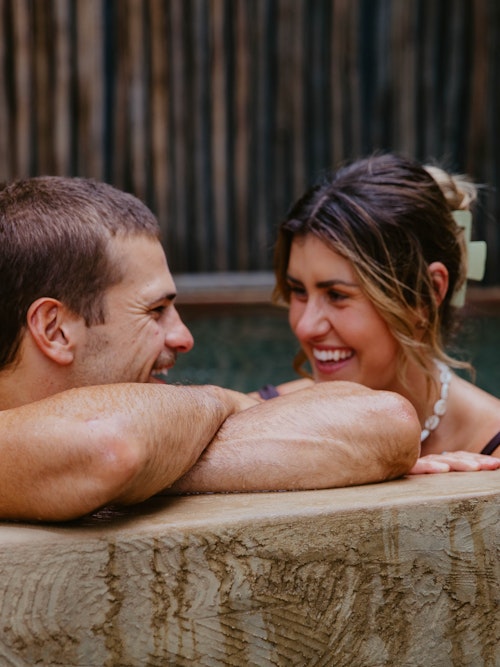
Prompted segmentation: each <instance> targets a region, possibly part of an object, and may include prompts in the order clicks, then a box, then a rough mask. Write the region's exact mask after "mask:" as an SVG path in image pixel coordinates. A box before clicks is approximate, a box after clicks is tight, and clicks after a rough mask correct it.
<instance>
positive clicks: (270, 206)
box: [0, 0, 500, 395]
mask: <svg viewBox="0 0 500 667" xmlns="http://www.w3.org/2000/svg"><path fill="white" fill-rule="evenodd" d="M499 118H500V2H498V0H0V180H10V179H13V178H17V177H23V176H30V175H39V174H61V175H70V176H85V177H94V178H96V179H99V180H104V181H107V182H109V183H112V184H113V185H115V186H117V187H118V188H121V189H123V190H127V191H129V192H132V193H133V194H135V195H136V196H138V197H140V198H141V199H143V200H144V201H145V202H146V203H147V204H148V205H149V207H150V208H151V209H152V210H153V211H154V212H155V213H156V215H157V216H158V218H159V221H160V224H161V227H162V232H163V240H164V244H165V248H166V250H167V255H168V260H169V264H170V268H171V270H172V272H173V273H174V275H175V278H176V282H177V286H178V288H179V292H180V295H179V304H180V306H179V310H180V311H181V315H182V316H183V317H184V319H185V320H186V322H187V324H188V325H189V326H190V328H191V329H192V331H193V334H194V336H195V340H196V345H195V348H194V350H193V352H192V353H191V354H189V355H187V357H186V358H184V357H182V358H181V359H179V362H178V364H177V365H176V367H175V368H174V369H172V370H171V371H170V373H169V376H168V379H169V381H171V382H178V381H179V382H188V383H189V382H195V383H205V382H212V383H216V384H222V385H226V386H232V387H234V388H236V389H241V390H251V389H255V388H256V387H258V386H260V385H261V384H264V383H265V382H269V381H274V382H280V381H284V380H286V379H290V378H291V377H292V376H293V371H292V369H291V362H292V357H293V355H294V353H295V351H296V349H297V344H296V342H295V340H294V338H293V336H292V335H291V333H290V330H289V327H288V324H287V315H286V312H285V311H284V310H282V309H277V308H273V307H271V306H270V305H269V297H270V293H271V289H272V284H273V278H272V274H271V269H272V247H273V241H274V236H275V229H276V225H277V223H278V222H279V220H280V219H281V218H282V216H283V215H284V214H285V212H286V211H287V209H288V208H289V206H290V204H291V203H292V202H293V200H294V199H296V198H297V197H298V196H299V195H300V194H302V192H303V191H304V190H305V188H306V187H308V186H309V185H310V184H311V183H312V182H313V181H314V180H316V179H317V178H318V177H319V176H320V175H321V173H322V172H323V171H324V170H327V169H331V168H335V167H336V166H338V165H339V163H341V162H342V161H345V160H349V159H353V158H357V157H360V156H363V155H366V154H368V153H371V152H373V151H388V150H393V151H398V152H401V153H404V154H407V155H410V156H413V157H416V158H417V159H419V160H421V161H436V162H438V163H439V164H441V165H442V166H444V167H446V168H447V169H451V170H453V171H457V172H462V173H467V174H469V175H470V176H471V177H472V178H473V179H474V180H475V181H476V182H478V183H480V184H481V186H482V187H481V197H480V204H479V207H478V210H477V213H476V216H475V228H474V234H473V236H474V238H480V239H485V240H486V241H487V243H488V258H487V270H486V276H485V280H484V281H483V283H482V285H481V287H479V288H475V289H474V288H472V289H469V291H468V297H469V306H468V308H467V309H466V311H465V314H466V315H470V314H472V315H473V317H467V318H466V322H465V326H464V329H463V332H462V337H461V338H460V340H459V341H457V346H458V350H457V352H458V354H459V355H461V356H463V357H464V358H467V359H470V360H471V361H472V362H473V363H474V364H475V366H476V367H477V369H478V375H477V381H478V384H479V385H480V386H483V387H484V388H486V389H487V390H489V391H492V392H493V393H496V394H497V395H500V358H499V352H498V344H497V340H498V330H499V327H500V261H499V260H500V232H499V225H498V219H499V213H500V191H499V190H500V189H499V185H500V138H499V134H500V133H499V131H498V127H497V123H498V119H499ZM471 303H472V304H473V309H472V311H471V309H470V304H471ZM242 304H245V305H242ZM453 352H455V350H453Z"/></svg>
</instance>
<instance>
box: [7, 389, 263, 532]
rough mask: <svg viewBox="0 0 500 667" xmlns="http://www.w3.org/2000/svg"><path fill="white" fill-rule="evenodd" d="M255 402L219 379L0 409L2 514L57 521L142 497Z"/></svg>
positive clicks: (69, 395)
mask: <svg viewBox="0 0 500 667" xmlns="http://www.w3.org/2000/svg"><path fill="white" fill-rule="evenodd" d="M254 403H255V401H254V400H253V399H250V398H248V397H247V396H245V395H244V394H240V393H239V392H232V391H230V390H224V389H221V388H219V387H211V386H206V387H176V386H169V385H159V384H151V385H149V384H118V385H107V386H100V387H84V388H80V389H73V390H70V391H67V392H63V393H61V394H56V395H54V396H52V397H50V398H47V399H44V400H42V401H37V402H36V403H31V404H28V405H24V406H22V407H19V408H15V409H12V410H5V411H3V412H0V462H1V465H0V518H2V519H28V520H33V519H35V520H46V521H61V520H67V519H72V518H75V517H78V516H82V515H83V514H86V513H88V512H91V511H93V510H95V509H97V508H99V507H101V506H103V505H105V504H111V503H116V504H130V503H136V502H140V501H142V500H145V499H146V498H148V497H150V496H151V495H154V494H155V493H157V492H158V491H160V490H161V489H163V488H164V487H165V486H168V485H170V484H172V482H174V481H175V480H176V479H177V478H178V477H180V476H181V475H182V474H183V473H184V472H186V470H188V469H189V468H190V467H191V466H192V465H193V464H194V462H195V461H196V460H197V458H198V457H199V456H200V454H201V452H202V451H203V449H204V448H205V447H206V445H207V444H208V443H209V442H210V440H211V439H212V437H213V436H214V434H215V432H216V431H217V429H218V428H219V426H220V425H221V424H222V422H223V421H224V420H225V419H226V417H227V416H228V415H230V414H232V413H233V412H235V411H237V410H239V409H242V408H245V407H247V406H248V405H253V404H254Z"/></svg>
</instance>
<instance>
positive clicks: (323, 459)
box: [165, 382, 420, 493]
mask: <svg viewBox="0 0 500 667" xmlns="http://www.w3.org/2000/svg"><path fill="white" fill-rule="evenodd" d="M419 453H420V424H419V422H418V418H417V415H416V412H415V410H414V408H413V406H412V405H411V404H410V403H409V402H408V401H407V400H406V399H404V398H403V397H401V396H399V395H398V394H394V393H391V392H385V391H373V390H371V389H367V388H366V387H362V386H361V385H358V384H353V383H348V382H322V383H319V384H316V385H314V386H313V387H310V388H308V389H303V390H300V391H297V392H294V393H291V394H288V395H286V396H279V397H277V398H273V399H272V400H270V401H266V402H264V403H259V405H257V406H255V407H252V408H250V409H249V410H245V411H244V412H240V413H238V414H234V415H232V416H231V417H229V418H228V419H227V420H226V421H225V423H224V424H223V426H222V427H221V429H220V430H219V431H218V432H217V434H216V435H215V437H214V439H213V440H212V442H211V443H210V445H209V447H207V449H206V450H205V451H204V453H203V454H202V456H201V457H200V459H199V460H198V462H197V463H196V464H195V465H194V467H193V468H191V469H190V470H189V471H188V472H187V473H186V474H185V475H184V476H183V477H182V478H181V479H179V480H178V481H177V482H176V483H175V484H173V486H172V487H171V488H170V489H167V490H166V491H165V493H196V492H210V491H213V492H217V491H265V490H280V489H281V490H286V489H288V490H292V489H320V488H330V487H338V486H350V485H354V484H365V483H368V482H380V481H383V480H387V479H392V478H395V477H399V476H401V475H403V474H405V473H407V472H408V471H409V470H410V468H411V467H412V466H413V464H414V463H415V461H416V460H417V457H418V455H419Z"/></svg>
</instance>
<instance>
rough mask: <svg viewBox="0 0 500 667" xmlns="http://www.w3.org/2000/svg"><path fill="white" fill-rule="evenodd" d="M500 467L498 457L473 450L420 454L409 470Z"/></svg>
mask: <svg viewBox="0 0 500 667" xmlns="http://www.w3.org/2000/svg"><path fill="white" fill-rule="evenodd" d="M497 468H500V459H497V458H495V457H494V456H486V455H484V454H474V453H473V452H466V451H456V452H443V453H442V454H427V455H426V456H421V457H420V458H419V459H418V461H417V462H416V463H415V465H414V466H413V468H412V469H411V470H410V472H409V474H410V475H421V474H424V473H440V472H477V471H478V470H496V469H497Z"/></svg>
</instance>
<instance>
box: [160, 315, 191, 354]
mask: <svg viewBox="0 0 500 667" xmlns="http://www.w3.org/2000/svg"><path fill="white" fill-rule="evenodd" d="M169 315H170V317H169V318H168V320H167V322H166V325H165V345H166V346H167V347H169V348H172V349H175V350H177V352H180V353H183V352H189V351H190V350H192V349H193V345H194V339H193V336H192V334H191V332H190V331H189V329H188V328H187V326H186V325H185V324H184V322H183V321H182V319H181V316H180V315H179V313H178V312H177V310H176V309H175V307H173V306H172V307H171V310H170V313H169Z"/></svg>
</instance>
